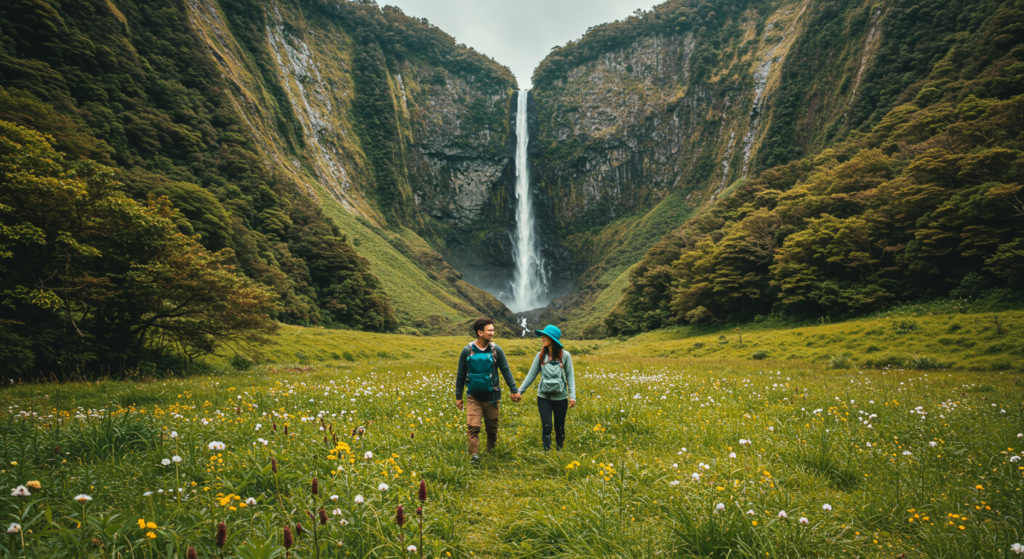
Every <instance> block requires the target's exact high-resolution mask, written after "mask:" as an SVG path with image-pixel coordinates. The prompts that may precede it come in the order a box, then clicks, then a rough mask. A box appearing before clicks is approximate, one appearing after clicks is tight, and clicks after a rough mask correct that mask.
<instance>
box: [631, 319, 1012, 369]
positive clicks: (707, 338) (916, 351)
mask: <svg viewBox="0 0 1024 559" xmlns="http://www.w3.org/2000/svg"><path fill="white" fill-rule="evenodd" d="M997 320H998V322H999V329H1000V330H1001V331H1002V333H998V332H997V328H996V321H997ZM741 336H742V339H743V343H742V344H740V337H741ZM634 350H639V351H642V352H645V353H652V354H654V355H661V356H671V357H687V358H718V359H721V358H725V359H742V360H751V359H754V354H755V353H758V352H764V354H763V355H760V354H759V355H758V357H759V358H760V359H766V360H767V365H768V366H771V365H773V364H776V363H781V362H785V361H811V362H815V363H821V364H826V365H829V366H838V367H841V368H869V367H876V368H877V367H884V366H886V365H890V366H892V367H894V368H895V367H902V366H906V367H908V368H914V367H917V368H933V367H935V366H936V365H938V366H940V367H941V368H950V369H965V370H975V371H978V370H994V371H1002V370H1010V369H1020V368H1021V358H1022V357H1024V312H1022V311H1003V312H988V313H970V314H959V313H936V312H935V311H934V310H930V309H927V308H923V309H915V308H913V307H907V308H901V309H897V310H894V311H890V312H888V313H884V314H882V315H880V316H875V317H869V318H862V319H858V320H851V321H849V322H840V323H836V324H822V325H813V326H798V327H782V326H776V327H772V326H761V325H757V324H754V325H745V326H743V327H742V328H741V329H736V328H728V329H721V330H715V329H708V328H703V329H702V328H697V327H692V326H684V327H678V328H669V329H664V330H657V331H654V332H649V333H646V334H641V335H638V336H636V337H635V338H632V339H631V340H629V342H627V343H626V344H623V345H621V346H619V347H618V348H617V349H616V350H615V351H616V352H623V353H625V352H630V351H634Z"/></svg>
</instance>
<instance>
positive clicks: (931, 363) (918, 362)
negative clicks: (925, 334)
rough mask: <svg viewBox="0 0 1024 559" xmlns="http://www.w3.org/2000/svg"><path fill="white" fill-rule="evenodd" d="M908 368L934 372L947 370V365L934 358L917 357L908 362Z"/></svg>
mask: <svg viewBox="0 0 1024 559" xmlns="http://www.w3.org/2000/svg"><path fill="white" fill-rule="evenodd" d="M907 368H910V369H917V370H921V371H933V370H936V369H944V368H946V365H945V364H943V363H942V362H941V361H939V360H938V359H935V358H934V357H928V356H926V355H915V356H914V357H911V358H910V360H909V361H908V362H907Z"/></svg>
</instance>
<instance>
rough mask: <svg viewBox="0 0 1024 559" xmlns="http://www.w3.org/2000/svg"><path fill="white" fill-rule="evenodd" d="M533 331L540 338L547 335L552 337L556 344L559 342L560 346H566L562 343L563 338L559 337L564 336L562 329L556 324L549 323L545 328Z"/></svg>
mask: <svg viewBox="0 0 1024 559" xmlns="http://www.w3.org/2000/svg"><path fill="white" fill-rule="evenodd" d="M533 333H534V334H537V337H538V338H539V337H541V336H547V337H549V338H551V339H552V340H553V341H554V342H555V343H556V344H558V347H565V346H564V345H562V340H560V339H559V338H561V337H562V331H561V330H559V329H558V327H557V326H555V325H554V324H548V325H547V326H545V327H544V329H543V330H534V331H533Z"/></svg>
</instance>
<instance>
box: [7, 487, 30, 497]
mask: <svg viewBox="0 0 1024 559" xmlns="http://www.w3.org/2000/svg"><path fill="white" fill-rule="evenodd" d="M31 495H32V493H31V492H30V491H29V490H28V487H25V486H24V485H19V486H17V487H15V488H14V489H11V497H30V496H31Z"/></svg>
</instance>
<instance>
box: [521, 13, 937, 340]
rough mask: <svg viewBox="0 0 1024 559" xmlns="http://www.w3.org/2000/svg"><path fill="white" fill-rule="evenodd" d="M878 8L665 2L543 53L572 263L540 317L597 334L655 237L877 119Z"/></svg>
mask: <svg viewBox="0 0 1024 559" xmlns="http://www.w3.org/2000/svg"><path fill="white" fill-rule="evenodd" d="M888 4H889V2H881V3H877V2H865V1H859V0H856V1H847V2H824V1H818V0H777V1H772V2H745V1H742V0H721V1H718V2H689V1H670V2H666V3H665V4H662V5H659V6H656V7H655V8H654V9H653V10H652V11H649V12H642V13H639V14H637V15H635V16H633V17H630V18H628V19H626V20H623V21H620V22H616V23H614V24H609V25H605V26H600V27H598V28H595V29H592V30H591V31H590V32H589V33H588V34H587V35H586V36H584V38H582V39H581V40H579V41H577V42H574V43H570V44H568V45H566V46H564V47H562V48H560V49H556V50H554V51H553V52H552V53H551V55H550V56H549V57H548V58H547V59H546V60H545V61H544V62H543V63H542V64H541V65H540V66H539V67H538V70H537V72H536V73H535V76H534V82H535V83H536V84H537V85H536V88H535V91H534V93H535V95H536V97H537V107H538V109H537V113H538V120H539V129H540V130H539V138H540V140H539V142H538V144H539V145H538V146H537V150H538V156H537V160H536V162H535V166H536V168H537V180H538V183H539V189H540V190H541V192H542V194H543V196H545V197H547V199H548V200H550V203H549V204H547V205H546V206H547V207H549V208H550V215H549V216H547V219H544V220H542V221H543V222H545V223H548V224H551V226H550V227H551V228H552V230H551V231H550V232H549V234H550V235H553V236H554V235H558V236H561V237H562V238H564V239H566V241H565V246H566V248H567V249H568V251H569V252H570V253H571V254H572V255H573V256H574V257H575V258H576V259H577V264H578V266H579V267H580V268H581V269H582V270H583V272H582V274H581V276H580V279H579V281H578V283H577V289H576V291H575V293H573V294H572V295H571V296H569V297H567V298H565V299H563V300H560V301H556V302H555V303H554V304H553V305H552V307H551V308H550V309H549V310H548V311H547V313H546V314H545V318H546V319H549V320H557V321H561V322H563V323H565V324H567V325H568V326H569V327H570V329H573V330H575V331H576V332H580V333H582V334H584V335H588V336H595V335H602V334H603V332H604V326H603V321H602V318H603V316H604V315H606V314H607V313H608V312H609V311H610V310H611V309H612V307H613V306H614V304H615V302H616V301H617V300H618V299H619V298H620V297H621V294H622V291H623V289H624V288H625V287H626V285H628V278H627V276H628V270H629V268H630V267H631V266H632V265H634V264H635V263H636V262H638V261H639V260H640V259H641V258H642V257H643V255H644V253H645V252H646V250H647V249H648V248H650V247H651V246H652V245H653V244H654V243H655V242H656V241H657V240H658V239H659V238H660V237H661V236H662V235H663V234H666V233H668V232H669V231H671V230H673V229H675V228H676V227H678V226H679V225H680V224H681V223H683V222H684V221H685V220H686V219H688V218H689V217H690V216H692V215H694V214H695V213H698V212H700V211H701V210H702V209H703V208H707V207H708V206H709V205H710V204H711V203H713V202H714V201H715V200H717V199H719V198H720V197H722V196H723V195H725V194H727V193H729V192H731V191H732V189H734V188H736V187H737V186H739V185H741V184H742V183H743V181H744V179H745V178H746V177H748V176H752V175H754V174H756V173H757V172H759V171H760V170H762V169H764V168H766V167H768V166H773V165H778V164H782V163H786V162H788V161H790V160H792V159H794V158H799V157H802V156H805V155H809V154H814V153H816V152H819V151H821V150H822V149H824V148H826V147H828V146H829V145H831V144H832V143H834V142H835V141H837V139H839V138H842V137H844V136H845V135H846V134H848V133H849V131H850V130H853V129H855V128H856V127H857V126H870V125H871V123H872V122H876V121H877V118H880V117H879V115H880V114H884V111H885V110H886V109H887V107H891V106H892V104H893V103H895V102H896V97H897V95H892V94H889V95H880V94H879V90H878V87H877V85H876V84H875V83H873V80H877V79H878V78H879V75H880V74H879V69H878V68H876V59H877V58H878V55H877V54H876V53H877V52H878V51H879V49H880V48H881V49H883V51H885V49H886V48H889V49H890V50H892V47H891V46H888V47H887V45H888V43H886V39H890V43H891V42H892V40H891V39H892V38H890V37H887V36H886V35H885V22H886V19H885V18H886V15H887V13H888V10H889V6H888ZM927 25H928V22H927V21H922V22H921V23H920V24H919V26H918V27H919V28H924V27H926V26H927ZM937 41H938V40H935V39H931V40H929V42H928V43H927V46H928V47H929V48H930V47H931V46H932V45H933V44H934V43H936V42H937ZM904 50H905V49H904ZM922 50H925V51H927V49H922ZM930 56H933V55H930ZM902 71H903V72H905V73H906V74H908V75H909V76H908V79H909V77H913V76H914V75H920V73H921V72H927V69H926V68H922V69H913V70H911V69H909V68H905V69H903V70H902ZM915 72H916V74H915ZM901 91H902V90H901Z"/></svg>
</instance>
